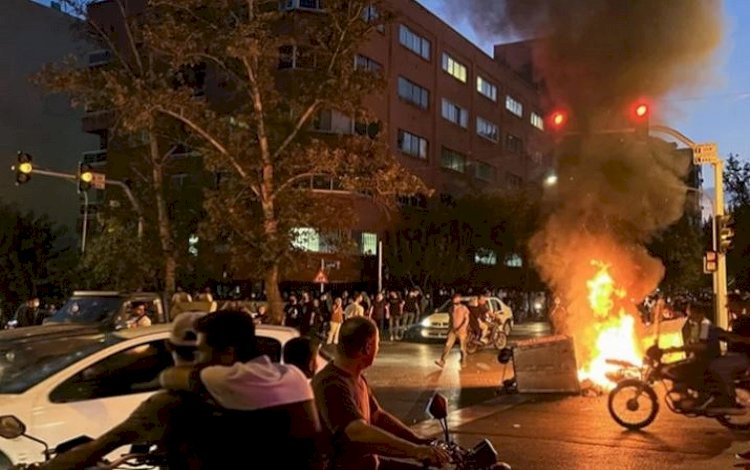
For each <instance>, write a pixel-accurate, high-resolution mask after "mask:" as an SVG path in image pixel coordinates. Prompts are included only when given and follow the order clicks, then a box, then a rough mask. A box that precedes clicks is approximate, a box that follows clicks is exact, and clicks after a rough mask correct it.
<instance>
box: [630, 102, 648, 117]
mask: <svg viewBox="0 0 750 470" xmlns="http://www.w3.org/2000/svg"><path fill="white" fill-rule="evenodd" d="M650 112H651V109H650V108H649V106H648V104H647V103H643V102H641V103H636V105H635V106H633V115H634V116H635V117H636V119H646V118H648V115H649V114H650Z"/></svg>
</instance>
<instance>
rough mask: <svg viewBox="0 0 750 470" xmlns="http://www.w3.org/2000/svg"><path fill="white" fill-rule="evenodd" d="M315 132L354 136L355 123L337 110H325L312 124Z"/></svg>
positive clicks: (317, 115)
mask: <svg viewBox="0 0 750 470" xmlns="http://www.w3.org/2000/svg"><path fill="white" fill-rule="evenodd" d="M312 127H313V130H315V131H317V132H330V133H332V134H353V133H354V121H352V119H351V118H350V117H349V116H347V115H346V114H344V113H342V112H340V111H336V110H335V109H323V110H321V111H320V112H318V114H316V116H315V118H314V119H313V122H312Z"/></svg>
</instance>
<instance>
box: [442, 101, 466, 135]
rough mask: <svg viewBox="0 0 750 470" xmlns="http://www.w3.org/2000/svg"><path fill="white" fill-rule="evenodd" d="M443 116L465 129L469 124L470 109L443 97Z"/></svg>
mask: <svg viewBox="0 0 750 470" xmlns="http://www.w3.org/2000/svg"><path fill="white" fill-rule="evenodd" d="M442 114H443V118H445V119H447V120H448V121H450V122H452V123H453V124H457V125H459V126H461V127H463V128H464V129H466V128H467V127H468V126H469V110H468V109H466V108H462V107H461V106H459V105H457V104H456V103H454V102H452V101H448V100H447V99H445V98H443V112H442Z"/></svg>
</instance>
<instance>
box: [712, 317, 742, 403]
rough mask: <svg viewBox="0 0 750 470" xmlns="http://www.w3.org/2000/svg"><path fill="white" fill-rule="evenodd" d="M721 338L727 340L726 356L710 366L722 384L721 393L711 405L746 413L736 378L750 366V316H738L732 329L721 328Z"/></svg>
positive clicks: (718, 358)
mask: <svg viewBox="0 0 750 470" xmlns="http://www.w3.org/2000/svg"><path fill="white" fill-rule="evenodd" d="M719 338H720V339H722V340H724V341H726V342H727V343H728V347H727V353H726V354H725V355H724V356H721V357H717V358H716V359H714V360H713V361H712V362H711V364H710V365H709V366H708V370H709V372H710V373H711V376H712V377H713V378H714V379H715V380H716V381H717V382H718V383H719V384H720V390H719V392H720V395H719V396H718V398H717V399H716V400H715V401H714V402H713V403H711V404H710V405H711V407H712V408H721V409H727V410H728V411H733V413H732V414H744V413H745V412H746V411H747V410H746V409H745V408H744V407H743V406H742V405H740V404H739V403H737V394H736V391H735V388H734V379H735V376H736V375H737V374H738V373H740V372H742V371H745V370H747V369H748V368H749V367H750V358H749V357H748V356H750V316H748V315H741V316H739V317H737V318H736V319H735V320H734V321H733V322H732V331H731V332H727V331H724V330H719Z"/></svg>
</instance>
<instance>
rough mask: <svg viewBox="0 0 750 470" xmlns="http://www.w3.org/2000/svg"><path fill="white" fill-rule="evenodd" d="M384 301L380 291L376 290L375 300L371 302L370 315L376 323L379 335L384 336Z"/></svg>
mask: <svg viewBox="0 0 750 470" xmlns="http://www.w3.org/2000/svg"><path fill="white" fill-rule="evenodd" d="M386 305H387V303H386V301H385V297H384V296H383V293H382V292H378V294H377V295H376V296H375V300H374V301H373V303H372V315H371V318H372V320H373V321H374V322H375V324H376V325H378V330H379V332H380V336H382V337H385V326H386V317H387V315H386Z"/></svg>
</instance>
